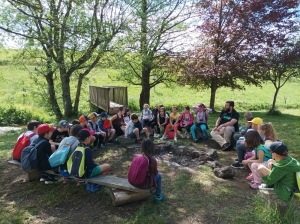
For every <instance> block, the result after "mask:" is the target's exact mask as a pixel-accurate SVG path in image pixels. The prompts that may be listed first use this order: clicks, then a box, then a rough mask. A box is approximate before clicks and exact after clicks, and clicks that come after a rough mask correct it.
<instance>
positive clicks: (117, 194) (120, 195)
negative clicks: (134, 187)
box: [109, 187, 151, 206]
mask: <svg viewBox="0 0 300 224" xmlns="http://www.w3.org/2000/svg"><path fill="white" fill-rule="evenodd" d="M109 194H110V197H111V198H112V203H113V205H114V206H118V205H122V204H126V203H129V202H133V201H139V200H143V199H146V198H148V197H149V196H150V195H151V194H150V192H149V194H148V193H140V192H132V191H126V190H121V189H116V188H111V187H110V188H109Z"/></svg>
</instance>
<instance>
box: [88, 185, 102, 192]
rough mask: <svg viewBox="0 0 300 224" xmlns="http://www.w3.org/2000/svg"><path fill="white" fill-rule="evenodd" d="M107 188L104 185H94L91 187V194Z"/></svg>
mask: <svg viewBox="0 0 300 224" xmlns="http://www.w3.org/2000/svg"><path fill="white" fill-rule="evenodd" d="M104 187H105V186H103V185H100V184H92V185H91V187H90V192H91V193H95V192H97V191H99V190H102V189H103V188H104Z"/></svg>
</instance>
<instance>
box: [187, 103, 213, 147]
mask: <svg viewBox="0 0 300 224" xmlns="http://www.w3.org/2000/svg"><path fill="white" fill-rule="evenodd" d="M192 108H193V110H194V111H195V113H196V123H195V124H194V125H193V126H192V127H191V133H192V137H193V140H194V142H197V141H198V139H197V138H196V129H197V128H200V129H201V130H202V132H203V140H207V139H208V137H209V135H208V132H207V130H208V126H207V115H208V114H209V113H211V112H212V109H210V108H207V107H205V105H204V104H203V103H200V104H199V105H198V106H193V107H192Z"/></svg>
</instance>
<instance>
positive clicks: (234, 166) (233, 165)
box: [231, 162, 245, 169]
mask: <svg viewBox="0 0 300 224" xmlns="http://www.w3.org/2000/svg"><path fill="white" fill-rule="evenodd" d="M231 167H232V168H235V169H244V168H245V166H244V165H243V164H241V163H239V162H237V163H234V164H232V165H231Z"/></svg>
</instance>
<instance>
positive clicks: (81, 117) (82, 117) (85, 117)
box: [79, 115, 91, 123]
mask: <svg viewBox="0 0 300 224" xmlns="http://www.w3.org/2000/svg"><path fill="white" fill-rule="evenodd" d="M89 120H91V119H90V118H89V117H88V116H85V115H82V116H80V118H79V121H80V122H81V123H82V122H84V121H89Z"/></svg>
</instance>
